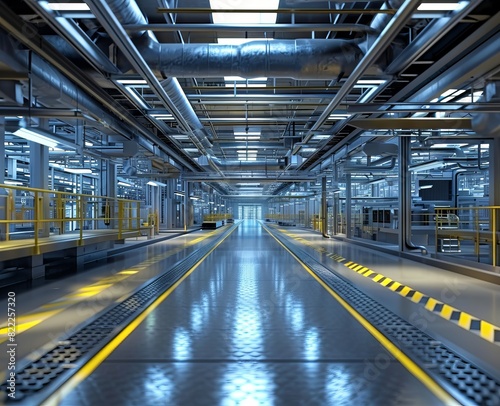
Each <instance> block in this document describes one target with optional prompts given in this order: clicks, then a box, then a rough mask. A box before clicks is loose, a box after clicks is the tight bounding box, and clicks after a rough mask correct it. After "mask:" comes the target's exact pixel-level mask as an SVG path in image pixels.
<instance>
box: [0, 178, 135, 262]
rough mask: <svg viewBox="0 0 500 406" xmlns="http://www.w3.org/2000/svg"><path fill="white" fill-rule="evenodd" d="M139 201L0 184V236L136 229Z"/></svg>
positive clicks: (7, 238)
mask: <svg viewBox="0 0 500 406" xmlns="http://www.w3.org/2000/svg"><path fill="white" fill-rule="evenodd" d="M139 213H140V202H139V201H136V200H128V199H119V198H111V197H107V196H95V195H86V194H78V193H71V192H60V191H55V190H45V189H37V188H30V187H23V186H11V185H4V184H0V240H4V241H10V240H12V239H16V240H19V239H34V245H35V251H36V252H38V247H39V240H40V238H42V237H49V236H51V235H54V234H65V233H69V232H72V233H74V232H78V234H79V237H78V239H79V244H81V243H82V240H83V237H84V235H85V233H86V232H87V231H94V230H108V231H113V232H116V233H118V239H122V236H123V233H125V232H134V231H137V233H139V231H140V222H141V219H140V218H139V216H140V214H139ZM0 244H1V242H0Z"/></svg>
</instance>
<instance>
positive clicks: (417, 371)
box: [264, 228, 459, 405]
mask: <svg viewBox="0 0 500 406" xmlns="http://www.w3.org/2000/svg"><path fill="white" fill-rule="evenodd" d="M264 229H265V230H266V231H267V232H268V233H269V234H270V235H271V236H272V237H273V238H274V239H275V240H276V241H277V242H278V244H280V245H281V246H282V247H283V248H284V249H285V250H286V251H288V252H289V253H290V254H291V255H292V256H293V257H294V258H295V259H296V260H297V262H299V263H300V264H301V265H302V267H303V268H304V269H305V270H306V271H307V272H308V273H309V274H310V275H311V276H312V277H313V278H314V279H315V280H316V281H317V282H318V283H319V284H320V285H321V286H322V287H323V288H324V289H325V290H326V291H327V292H328V293H329V294H330V295H331V296H332V297H333V298H334V299H335V300H336V301H337V302H338V303H339V304H340V305H341V306H342V307H343V308H344V309H345V310H346V311H347V312H349V314H350V315H351V316H352V317H354V318H355V319H356V320H357V321H358V322H359V323H360V324H361V325H362V326H363V327H364V328H365V329H366V330H367V331H368V332H369V333H370V334H371V335H372V336H373V337H374V338H375V339H376V340H377V341H378V342H379V343H380V344H381V345H382V346H383V347H384V348H385V349H386V350H387V351H388V352H389V353H390V354H391V355H392V356H393V357H394V358H395V359H397V360H398V361H399V362H400V363H401V365H403V366H404V367H405V368H406V369H407V370H408V372H409V373H411V374H412V375H413V376H414V377H415V378H416V379H418V380H419V381H420V382H421V383H422V384H423V385H424V386H425V387H426V388H427V389H429V391H431V392H432V393H433V394H434V395H435V396H436V397H437V398H438V399H440V400H441V401H442V402H443V404H445V405H459V403H458V402H457V401H456V400H455V398H453V396H451V395H450V394H449V393H448V392H447V391H446V390H445V389H443V388H442V387H441V386H440V385H439V384H438V383H437V382H436V381H435V380H434V379H433V378H432V377H431V376H429V374H428V373H427V372H426V371H425V370H424V369H422V368H421V367H420V366H419V365H418V364H417V363H415V361H413V360H412V359H411V358H410V357H408V356H407V355H406V354H405V353H404V352H403V351H401V350H400V349H399V348H398V347H396V345H394V343H393V342H392V341H391V340H390V339H388V338H387V337H386V336H385V335H384V334H382V333H381V332H380V331H379V330H378V329H377V328H376V327H375V326H374V325H373V324H371V323H370V322H369V321H368V320H367V319H366V318H364V317H363V315H362V314H361V313H359V312H358V311H357V310H356V309H355V308H354V307H353V306H351V305H350V304H349V303H348V302H347V301H345V300H344V299H343V298H342V297H341V296H340V295H339V294H338V293H336V292H335V291H334V290H333V289H332V288H331V287H330V286H328V284H326V283H325V282H324V281H323V280H322V279H321V278H320V277H319V276H318V275H316V273H315V272H314V271H313V270H312V269H310V268H309V267H308V266H307V264H305V263H304V262H303V261H302V260H301V259H300V258H299V257H298V256H297V255H295V253H293V252H292V251H291V250H290V249H289V248H288V247H286V246H285V245H284V244H283V243H282V242H281V241H280V240H278V239H277V238H276V237H275V236H274V235H273V234H272V233H271V232H270V231H269V230H268V229H267V228H264Z"/></svg>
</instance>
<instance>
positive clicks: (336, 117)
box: [328, 114, 351, 120]
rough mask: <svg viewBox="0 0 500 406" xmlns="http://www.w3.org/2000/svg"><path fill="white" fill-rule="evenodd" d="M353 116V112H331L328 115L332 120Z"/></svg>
mask: <svg viewBox="0 0 500 406" xmlns="http://www.w3.org/2000/svg"><path fill="white" fill-rule="evenodd" d="M349 117H351V114H330V116H329V117H328V118H329V119H330V120H343V119H346V118H349Z"/></svg>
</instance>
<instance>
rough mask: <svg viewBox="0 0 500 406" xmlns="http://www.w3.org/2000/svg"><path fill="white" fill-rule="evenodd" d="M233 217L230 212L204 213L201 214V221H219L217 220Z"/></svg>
mask: <svg viewBox="0 0 500 406" xmlns="http://www.w3.org/2000/svg"><path fill="white" fill-rule="evenodd" d="M230 218H233V216H232V215H231V214H205V215H204V216H203V221H219V220H228V219H230Z"/></svg>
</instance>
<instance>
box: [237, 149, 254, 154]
mask: <svg viewBox="0 0 500 406" xmlns="http://www.w3.org/2000/svg"><path fill="white" fill-rule="evenodd" d="M236 152H237V153H238V154H256V153H257V152H258V151H257V150H256V149H239V150H237V151H236Z"/></svg>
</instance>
